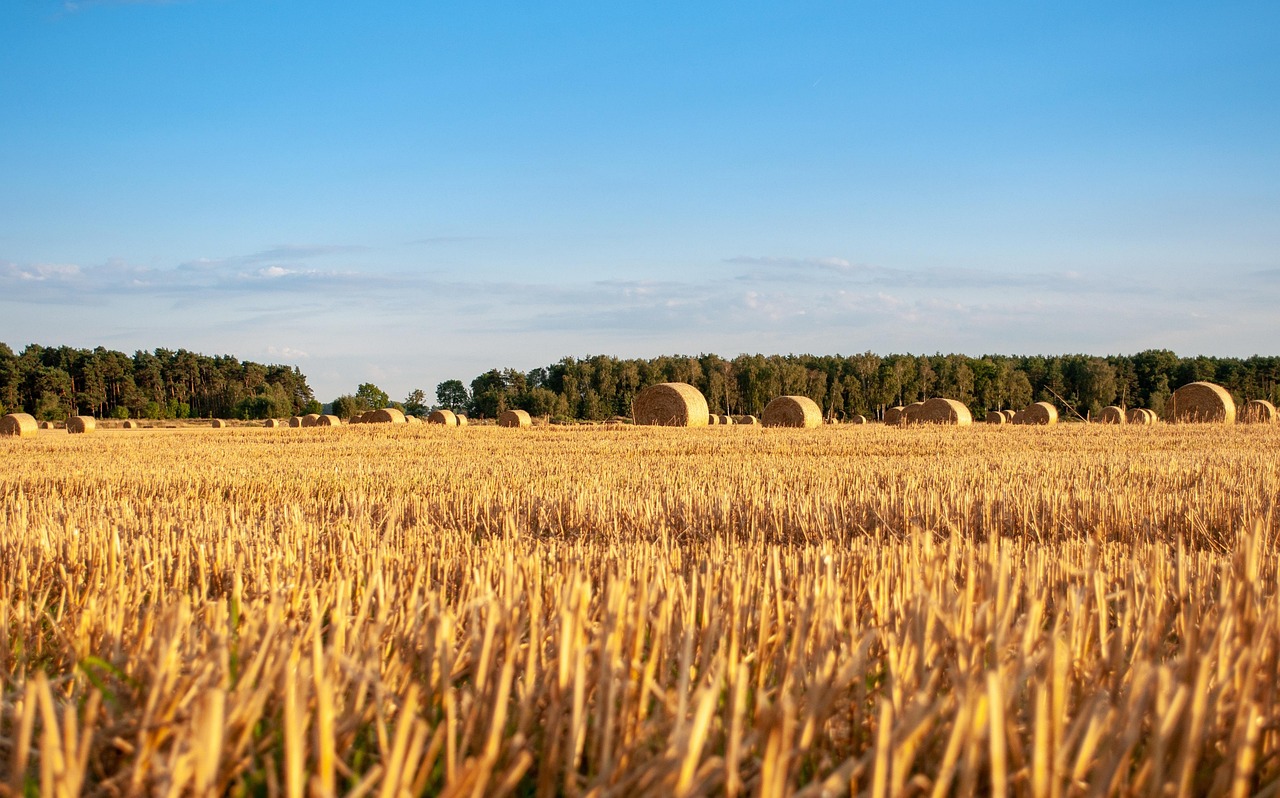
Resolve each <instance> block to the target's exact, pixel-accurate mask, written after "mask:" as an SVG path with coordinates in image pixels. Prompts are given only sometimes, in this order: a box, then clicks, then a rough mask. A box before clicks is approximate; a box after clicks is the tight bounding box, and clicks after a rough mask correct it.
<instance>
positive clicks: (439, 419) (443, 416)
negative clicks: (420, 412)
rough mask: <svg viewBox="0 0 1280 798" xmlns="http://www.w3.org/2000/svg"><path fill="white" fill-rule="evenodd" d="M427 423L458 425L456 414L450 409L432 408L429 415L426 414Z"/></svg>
mask: <svg viewBox="0 0 1280 798" xmlns="http://www.w3.org/2000/svg"><path fill="white" fill-rule="evenodd" d="M427 423H428V424H441V425H443V426H446V427H456V426H458V416H457V415H456V414H455V413H454V412H453V411H452V410H445V409H444V408H441V409H439V410H432V411H431V415H429V416H427Z"/></svg>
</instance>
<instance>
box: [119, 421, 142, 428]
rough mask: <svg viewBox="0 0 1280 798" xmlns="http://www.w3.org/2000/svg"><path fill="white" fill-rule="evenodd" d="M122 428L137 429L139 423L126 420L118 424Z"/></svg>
mask: <svg viewBox="0 0 1280 798" xmlns="http://www.w3.org/2000/svg"><path fill="white" fill-rule="evenodd" d="M120 426H121V427H122V428H124V429H139V428H140V427H141V425H140V424H139V423H138V422H136V421H126V422H124V423H123V424H121V425H120Z"/></svg>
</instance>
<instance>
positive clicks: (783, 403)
mask: <svg viewBox="0 0 1280 798" xmlns="http://www.w3.org/2000/svg"><path fill="white" fill-rule="evenodd" d="M760 420H761V421H762V422H764V425H765V426H766V427H800V428H804V429H810V428H813V427H820V426H822V410H821V409H820V408H819V407H818V403H817V402H815V401H813V400H812V399H810V398H809V397H807V396H779V397H778V398H777V399H774V400H773V401H772V402H770V403H769V404H768V405H767V406H766V407H765V409H764V415H763V416H761V418H760Z"/></svg>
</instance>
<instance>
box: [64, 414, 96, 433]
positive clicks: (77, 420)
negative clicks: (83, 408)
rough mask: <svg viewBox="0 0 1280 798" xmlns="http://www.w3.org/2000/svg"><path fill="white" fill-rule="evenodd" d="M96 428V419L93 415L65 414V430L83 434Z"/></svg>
mask: <svg viewBox="0 0 1280 798" xmlns="http://www.w3.org/2000/svg"><path fill="white" fill-rule="evenodd" d="M97 428H98V421H97V419H95V418H94V417H93V416H67V432H68V433H70V434H72V435H84V434H85V433H88V432H93V431H94V430H95V429H97Z"/></svg>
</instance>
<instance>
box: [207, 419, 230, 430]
mask: <svg viewBox="0 0 1280 798" xmlns="http://www.w3.org/2000/svg"><path fill="white" fill-rule="evenodd" d="M210 426H211V427H213V428H214V429H222V428H223V427H225V426H227V422H225V421H223V420H222V419H220V418H215V419H214V420H213V422H212V423H211V424H210Z"/></svg>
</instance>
